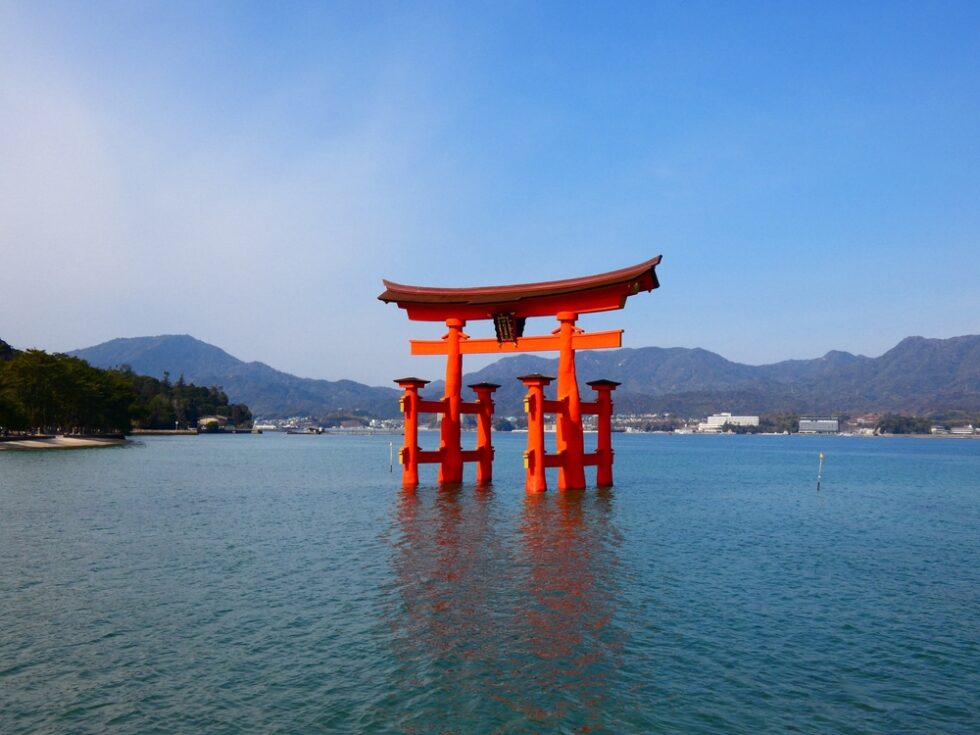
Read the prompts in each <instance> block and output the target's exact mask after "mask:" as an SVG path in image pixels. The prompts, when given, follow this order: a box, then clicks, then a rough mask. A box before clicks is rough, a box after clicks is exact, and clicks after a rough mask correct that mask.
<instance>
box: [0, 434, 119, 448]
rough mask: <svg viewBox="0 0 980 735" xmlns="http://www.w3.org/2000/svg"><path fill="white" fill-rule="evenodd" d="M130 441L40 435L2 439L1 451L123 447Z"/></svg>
mask: <svg viewBox="0 0 980 735" xmlns="http://www.w3.org/2000/svg"><path fill="white" fill-rule="evenodd" d="M128 443H129V442H128V440H127V439H120V438H116V437H92V436H84V437H83V436H39V437H32V438H27V439H11V440H8V441H0V452H2V451H3V450H5V449H6V450H27V449H92V448H95V447H121V446H123V445H124V444H128Z"/></svg>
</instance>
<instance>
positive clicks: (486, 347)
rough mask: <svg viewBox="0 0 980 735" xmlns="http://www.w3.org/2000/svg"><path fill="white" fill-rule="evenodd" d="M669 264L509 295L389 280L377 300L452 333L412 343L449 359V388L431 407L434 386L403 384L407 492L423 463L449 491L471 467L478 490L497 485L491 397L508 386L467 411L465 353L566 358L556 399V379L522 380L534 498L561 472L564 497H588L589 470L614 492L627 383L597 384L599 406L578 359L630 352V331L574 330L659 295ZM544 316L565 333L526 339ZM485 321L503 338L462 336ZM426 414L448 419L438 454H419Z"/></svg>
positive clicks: (512, 289)
mask: <svg viewBox="0 0 980 735" xmlns="http://www.w3.org/2000/svg"><path fill="white" fill-rule="evenodd" d="M660 259H661V256H657V257H656V258H653V259H651V260H648V261H646V262H643V263H640V264H638V265H634V266H632V267H630V268H622V269H620V270H617V271H611V272H609V273H602V274H599V275H594V276H586V277H583V278H569V279H566V280H562V281H548V282H544V283H528V284H518V285H510V286H484V287H478V288H428V287H424V286H404V285H401V284H398V283H392V282H391V281H387V280H386V281H384V285H385V291H384V293H382V294H381V295H380V296H378V298H379V299H380V300H381V301H384V302H386V303H391V302H392V301H393V302H395V303H396V304H398V307H399V308H401V309H404V310H405V311H406V312H407V314H408V318H409V319H410V320H412V321H432V322H445V324H446V327H447V328H448V330H449V331H448V332H447V333H446V334H445V335H444V336H443V338H442V339H441V340H410V344H411V352H412V354H413V355H446V386H445V395H444V396H443V398H442V399H441V400H438V401H426V400H422V399H421V398H420V397H419V389H420V388H422V387H423V386H425V384H426V383H428V382H429V381H427V380H421V379H420V378H400V379H398V380H396V381H395V382H396V383H397V384H398V385H399V386H400V387H401V388H403V389H404V391H405V394H404V396H403V397H402V399H401V409H402V411H403V413H404V414H405V440H404V446H403V447H402V449H401V452H400V458H401V464H402V467H403V470H402V482H403V483H404V484H405V485H406V486H415V485H418V481H419V479H418V465H419V464H420V463H438V464H439V482H440V483H458V482H462V479H463V463H464V462H476V463H477V476H476V479H477V483H479V484H483V483H488V482H490V480H491V478H492V462H493V446H492V444H491V440H490V424H491V420H492V417H493V399H492V394H493V392H494V391H495V390H496V389H497V388H499V387H500V386H498V385H494V384H492V383H477V384H475V385H471V386H469V387H470V388H472V389H473V390H474V391H475V392H476V394H477V400H476V401H475V402H472V403H467V402H464V401H463V400H462V396H461V391H462V386H461V383H462V379H463V355H464V354H508V353H512V352H544V351H557V352H558V355H559V357H558V387H557V399H556V400H554V401H547V400H545V398H544V388H545V387H546V386H547V385H549V384H550V383H551V382H552V381H553V380H554V378H552V377H549V376H545V375H525V376H522V377H521V378H520V380H521V381H522V382H523V383H524V384H525V385H526V386H527V389H528V392H527V397H526V398H525V399H524V407H525V410H526V411H527V414H528V435H527V442H528V446H527V451H526V452H525V454H524V458H525V466H526V468H527V474H526V479H525V487H526V488H527V490H528V491H529V492H541V491H544V490H546V489H547V482H546V479H545V468H546V467H557V468H558V488H559V489H560V490H566V489H567V490H572V489H580V488H584V487H585V467H586V465H595V466H596V468H597V473H596V484H597V485H599V486H600V487H601V486H609V485H612V461H613V452H612V440H611V417H612V395H611V394H612V391H613V390H614V389H615V388H616V386H617V385H619V384H618V383H615V382H613V381H611V380H597V381H592V382H590V383H589V385H590V386H591V387H592V388H593V390H595V391H596V393H597V399H596V401H594V402H583V401H582V400H581V398H580V396H579V391H578V380H577V378H576V375H575V350H588V349H598V348H608V347H621V346H622V336H623V330H622V329H616V330H611V331H606V332H585V331H583V330H582V329H581V328H579V327H577V326H576V325H575V322H576V321H577V320H578V317H579V314H583V313H592V312H599V311H612V310H614V309H622V308H623V307H624V306H625V305H626V299H627V298H629V297H630V296H632V295H634V294H637V293H639V292H640V291H652V290H653V289H655V288H658V287H659V286H660V283H659V282H658V281H657V273H656V267H657V265H659V264H660ZM541 316H554V317H555V318H556V319H557V320H558V322H559V327H558V328H557V329H556V330H554V332H552V333H551V334H550V335H543V336H534V337H525V336H524V323H525V321H526V320H527V319H528V317H541ZM481 319H490V320H492V321H493V323H494V328H495V330H496V335H497V336H496V338H495V339H471V338H470V337H469V336H468V335H467V334H465V333H464V332H463V327H464V326H466V322H467V321H475V320H481ZM419 413H441V414H442V420H441V422H440V446H439V449H438V450H436V451H432V452H423V451H422V450H421V449H420V448H419V446H418V417H419ZM464 413H470V414H476V416H477V447H476V449H475V450H472V451H463V449H462V447H461V444H460V417H461V415H462V414H464ZM545 413H554V414H556V417H557V422H556V423H557V426H556V442H555V443H556V449H557V451H556V453H554V454H550V455H549V454H547V453H546V452H545V448H544V414H545ZM589 413H594V414H597V417H598V440H597V449H596V452H595V453H593V454H586V453H585V450H584V442H583V436H582V433H583V432H582V414H589Z"/></svg>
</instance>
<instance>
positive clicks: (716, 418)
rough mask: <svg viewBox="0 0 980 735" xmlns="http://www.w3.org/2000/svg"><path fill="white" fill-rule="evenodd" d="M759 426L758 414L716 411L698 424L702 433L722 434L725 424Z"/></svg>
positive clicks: (699, 431)
mask: <svg viewBox="0 0 980 735" xmlns="http://www.w3.org/2000/svg"><path fill="white" fill-rule="evenodd" d="M726 424H728V425H731V426H758V425H759V417H758V416H732V415H731V414H730V413H716V414H714V415H712V416H709V417H708V418H707V419H706V420H705V421H702V422H701V423H699V424H698V433H700V434H720V433H721V432H722V431H723V430H724V428H723V427H724V426H725V425H726Z"/></svg>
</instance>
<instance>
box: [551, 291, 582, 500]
mask: <svg viewBox="0 0 980 735" xmlns="http://www.w3.org/2000/svg"><path fill="white" fill-rule="evenodd" d="M556 316H557V318H558V321H559V322H560V323H561V326H560V327H559V328H558V337H559V345H560V346H559V352H558V402H559V403H563V404H564V410H563V411H562V412H561V413H559V414H558V416H556V419H557V420H556V421H555V424H556V426H555V444H556V447H557V450H558V451H557V454H558V455H559V456H560V457H561V464H560V465H559V470H558V489H559V490H581V489H583V488H584V487H585V465H584V455H585V440H584V437H583V436H582V399H581V397H580V396H579V393H578V377H577V376H576V375H575V347H574V345H573V344H572V340H573V338H574V336H575V334H577V333H579V332H581V331H582V330H581V329H578V328H577V327H576V326H575V321H576V320H577V319H578V314H576V313H575V312H573V311H559V312H558V314H557V315H556Z"/></svg>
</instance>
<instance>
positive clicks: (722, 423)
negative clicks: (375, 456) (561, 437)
mask: <svg viewBox="0 0 980 735" xmlns="http://www.w3.org/2000/svg"><path fill="white" fill-rule="evenodd" d="M471 418H472V417H469V416H467V417H464V427H463V428H464V430H465V429H470V430H472V429H475V424H474V423H473V422H472V421H466V420H465V419H471ZM594 423H595V417H594V416H587V417H585V420H584V425H585V428H586V430H587V431H589V430H594V429H595V426H594ZM612 424H613V431H616V432H622V433H629V434H633V433H636V434H767V435H785V434H804V435H842V436H883V435H887V436H892V435H895V434H917V435H932V436H951V437H971V436H980V428H975V427H974V426H973V424H969V423H957V422H952V423H950V424H943V423H934V422H932V421H928V420H925V419H921V418H917V417H909V416H895V415H889V414H880V413H868V414H863V415H861V416H843V415H841V416H797V415H794V414H777V415H770V416H750V415H744V416H741V415H735V414H732V413H729V412H722V413H716V414H712V415H711V416H707V417H705V418H680V417H676V416H672V415H671V414H669V413H664V414H659V413H624V414H616V415H614V416H613V419H612ZM254 428H255V429H257V430H261V431H283V432H292V433H303V434H318V433H331V434H383V433H384V434H401V433H402V429H403V422H402V421H401V419H378V418H368V417H351V418H346V419H342V420H337V419H332V420H329V421H318V420H316V419H314V418H312V417H310V416H292V417H289V418H285V419H258V420H257V421H256V423H255V424H254ZM422 428H423V430H426V429H427V430H431V431H436V430H438V425H437V424H436V423H432V424H431V425H428V426H424V427H422ZM493 428H494V431H498V432H500V431H503V432H507V431H517V432H521V431H526V429H527V423H526V419H525V417H524V416H504V417H498V418H496V419H494V424H493ZM545 430H546V431H554V430H555V426H554V424H546V426H545Z"/></svg>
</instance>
